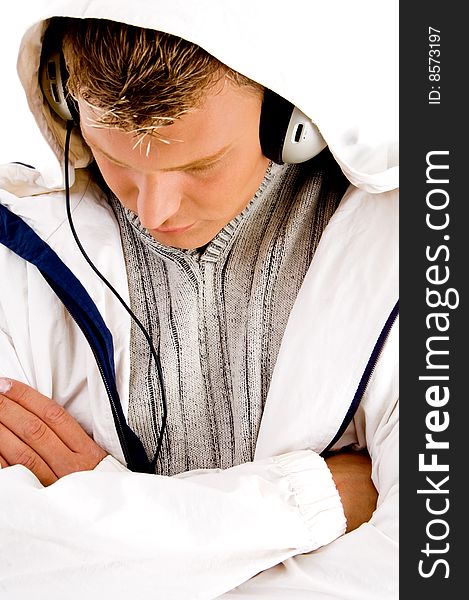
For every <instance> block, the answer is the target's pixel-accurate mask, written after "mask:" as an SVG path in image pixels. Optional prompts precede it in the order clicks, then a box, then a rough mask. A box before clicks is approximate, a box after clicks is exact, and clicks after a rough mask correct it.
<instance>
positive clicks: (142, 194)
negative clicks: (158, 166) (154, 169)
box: [137, 172, 183, 229]
mask: <svg viewBox="0 0 469 600" xmlns="http://www.w3.org/2000/svg"><path fill="white" fill-rule="evenodd" d="M137 188H138V189H137V192H138V197H137V213H138V217H139V219H140V222H141V224H142V225H143V226H144V227H145V228H146V229H157V228H158V227H161V226H162V225H163V224H164V223H165V222H166V221H168V220H169V219H170V218H171V217H172V216H174V215H176V213H177V212H178V211H179V208H180V206H181V200H182V197H183V190H182V182H181V177H180V174H178V173H173V172H168V173H158V174H152V175H145V176H143V177H142V178H141V179H140V180H139V181H138V182H137Z"/></svg>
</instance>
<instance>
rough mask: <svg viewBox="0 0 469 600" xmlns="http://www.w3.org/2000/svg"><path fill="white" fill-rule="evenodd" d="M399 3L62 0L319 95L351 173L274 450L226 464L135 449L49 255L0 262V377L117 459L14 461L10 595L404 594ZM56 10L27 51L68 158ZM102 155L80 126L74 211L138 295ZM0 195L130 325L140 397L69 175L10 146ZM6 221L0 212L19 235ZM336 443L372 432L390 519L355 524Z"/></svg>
mask: <svg viewBox="0 0 469 600" xmlns="http://www.w3.org/2000/svg"><path fill="white" fill-rule="evenodd" d="M377 7H378V8H377ZM396 12H397V8H396V7H395V5H394V3H372V2H357V3H350V2H339V1H337V2H328V3H327V5H326V3H318V4H316V3H315V2H301V1H296V2H289V3H284V2H281V3H280V2H278V3H276V2H273V3H269V4H268V5H267V4H266V3H265V2H262V1H257V2H256V1H253V0H250V1H249V2H243V1H240V0H238V1H237V2H231V1H228V0H227V1H223V2H222V1H220V0H218V1H209V0H200V1H199V2H197V3H195V2H194V3H188V2H183V1H182V0H158V1H156V0H153V1H151V2H150V1H149V0H133V1H132V2H131V3H128V2H124V1H117V0H116V1H115V2H113V3H109V2H107V1H105V0H94V1H92V2H90V1H89V0H88V1H85V0H73V1H68V2H67V1H61V2H47V3H46V11H45V15H42V17H41V18H43V17H44V16H45V18H47V17H50V16H53V15H56V16H74V17H103V18H108V19H114V20H119V21H125V22H128V23H131V24H134V25H137V26H144V27H152V28H155V29H160V30H164V31H167V32H169V33H173V34H176V35H180V36H181V37H184V38H186V39H189V40H190V41H193V42H195V43H198V44H199V45H201V46H203V47H204V48H205V49H206V50H208V51H209V52H211V53H212V54H214V55H215V56H217V58H219V59H220V60H222V61H223V62H225V63H226V64H228V65H229V66H231V67H233V68H235V69H237V70H239V71H240V72H242V73H244V74H245V75H247V76H249V77H251V78H252V79H255V80H257V81H258V82H259V83H262V84H263V85H266V86H268V87H270V88H271V89H273V90H274V91H276V92H278V93H279V94H280V95H282V96H284V97H286V98H288V99H289V100H290V101H291V102H293V103H294V104H296V105H297V106H298V107H299V108H301V109H302V110H303V111H304V112H305V113H306V114H308V116H310V117H311V118H312V120H313V121H314V122H315V123H316V124H317V125H318V127H319V129H320V131H321V133H322V135H323V136H324V138H325V140H326V142H327V143H328V145H329V148H330V149H331V151H332V153H333V154H334V156H335V158H336V160H337V161H338V163H339V164H340V166H341V168H342V169H343V171H344V173H345V174H346V176H347V177H348V178H349V180H350V182H351V183H352V184H353V185H352V186H351V187H350V188H349V191H348V192H347V194H346V196H345V198H344V199H343V201H342V202H341V205H340V207H339V209H338V210H337V211H336V213H335V215H334V217H333V218H332V219H331V221H330V223H329V225H328V226H327V228H326V230H325V232H324V234H323V236H322V238H321V241H320V244H319V246H318V249H317V251H316V253H315V256H314V259H313V261H312V264H311V267H310V269H309V272H308V274H307V276H306V278H305V281H304V284H303V286H302V289H301V290H300V293H299V296H298V298H297V301H296V303H295V306H294V308H293V310H292V313H291V315H290V319H289V322H288V325H287V329H286V332H285V335H284V339H283V342H282V346H281V349H280V353H279V356H278V360H277V364H276V367H275V371H274V375H273V379H272V383H271V387H270V390H269V395H268V398H267V402H266V406H265V411H264V415H263V419H262V423H261V429H260V433H259V438H258V443H257V446H256V456H255V461H254V462H253V463H247V464H245V465H241V466H239V467H234V468H232V469H226V470H224V471H218V470H213V471H197V472H189V473H186V474H183V475H179V476H176V477H171V478H167V477H159V476H152V475H145V474H139V473H132V472H130V471H128V470H127V469H126V468H125V467H124V466H122V464H121V463H123V462H124V460H123V454H122V450H121V447H120V444H119V440H118V438H117V435H116V432H115V427H114V422H113V419H112V415H111V411H110V408H109V403H108V398H107V395H106V393H105V391H104V389H103V385H102V381H101V379H100V375H99V372H98V369H97V367H96V363H95V361H94V356H93V353H92V352H91V351H90V348H89V347H88V344H87V342H86V340H85V339H84V337H83V335H82V333H81V331H80V330H79V329H78V327H77V326H76V324H75V323H74V321H73V320H72V318H71V317H70V315H69V314H68V313H67V311H66V310H65V309H64V307H63V305H62V304H61V302H60V300H59V299H58V298H57V296H56V295H55V294H54V292H53V291H52V290H51V288H50V287H49V285H48V284H47V283H46V282H45V280H44V278H43V277H42V275H41V274H40V273H39V271H38V270H37V268H36V267H35V266H33V265H32V264H30V263H28V262H26V261H25V260H23V259H22V258H20V257H19V256H17V255H16V254H15V253H13V252H12V251H11V250H9V249H7V248H6V247H4V246H2V245H0V272H1V274H2V280H3V281H4V282H5V281H6V278H7V277H6V276H8V285H3V286H2V289H1V291H0V375H4V376H7V377H12V378H17V379H20V380H23V381H25V382H26V383H28V384H29V385H32V386H33V387H34V388H36V389H38V390H39V391H41V392H42V393H44V394H46V395H49V396H51V397H54V398H55V400H57V401H58V402H60V403H62V404H63V405H64V406H65V407H66V408H67V409H68V410H69V411H70V412H71V413H72V414H73V415H74V416H75V417H76V418H77V419H78V420H79V421H80V423H81V424H82V425H83V426H84V427H85V428H86V429H87V430H88V431H89V432H90V433H91V434H92V435H93V437H94V439H95V440H96V441H97V443H99V444H100V445H101V446H102V447H103V448H105V449H106V450H107V451H108V452H109V453H110V454H111V455H112V456H113V457H114V458H109V459H105V460H104V461H103V462H102V463H101V464H100V465H99V467H98V468H97V469H95V470H94V471H93V472H85V473H76V474H73V475H70V476H67V477H65V478H63V479H61V480H59V481H58V482H57V483H55V484H54V485H52V486H50V487H48V488H43V487H42V486H41V484H40V483H39V482H38V481H37V479H36V478H35V477H34V476H33V475H32V474H31V473H30V472H29V471H28V470H26V469H25V468H24V467H20V466H16V467H10V468H8V469H4V470H2V471H0V597H2V598H3V597H5V598H7V599H8V600H23V599H26V598H30V597H31V596H34V597H35V598H36V599H37V600H41V599H42V598H44V600H45V599H46V598H47V599H48V600H50V599H56V598H57V599H59V598H60V599H63V598H66V599H67V600H74V599H75V598H77V599H78V598H80V599H81V598H84V597H88V598H92V599H94V598H96V599H98V598H105V599H106V600H107V599H108V598H109V599H113V600H114V599H115V600H120V599H121V598H122V599H123V598H127V596H128V595H129V594H132V595H134V596H135V597H137V598H145V597H150V598H152V597H155V598H165V599H175V600H185V599H191V600H192V599H207V600H208V599H211V598H218V597H220V596H222V595H223V597H224V598H259V599H260V598H265V599H267V598H269V599H271V598H277V597H278V598H288V599H289V600H290V599H292V600H295V599H296V598H298V599H300V598H303V597H307V598H310V597H314V598H315V599H316V598H317V599H322V598H324V599H326V598H327V599H330V598H336V599H337V600H339V599H354V598H360V600H367V599H370V600H371V599H373V600H375V599H376V598H380V599H386V598H389V599H391V598H396V597H397V490H398V465H397V459H398V456H397V452H398V445H397V444H398V438H397V436H398V413H397V411H398V401H397V358H396V356H397V321H396V320H395V317H396V308H395V307H396V301H397V294H398V279H397V190H396V188H397V162H396V161H397V152H396V148H397V143H396V140H395V135H394V134H395V131H394V130H393V129H392V124H393V123H395V112H394V113H393V112H392V111H396V110H397V109H396V106H397V102H396V101H395V97H394V93H395V91H396V90H397V86H395V85H393V83H394V84H395V81H394V82H393V76H394V75H395V64H394V62H395V58H394V57H393V55H392V52H391V50H392V48H393V47H395V44H396V43H397V34H396V32H395V31H394V29H393V27H392V24H393V22H394V17H395V16H396V14H395V13H396ZM248 17H249V18H248ZM365 17H366V18H365ZM384 25H386V26H384ZM44 27H45V23H44V22H43V21H41V20H39V19H38V20H37V24H36V25H33V26H32V27H31V28H30V29H29V30H28V31H27V32H26V34H25V36H24V38H23V43H22V47H21V50H20V54H19V60H18V67H19V74H20V78H21V80H22V83H23V86H24V88H25V90H26V93H27V97H28V102H29V104H30V107H31V110H32V112H33V114H34V116H35V118H36V120H37V122H38V125H39V127H40V129H41V131H42V132H43V134H44V136H45V137H46V139H47V140H48V142H49V143H50V145H51V147H52V148H53V150H54V152H56V154H57V157H58V158H59V160H62V155H63V150H62V146H63V138H64V130H63V124H62V123H61V122H60V121H59V120H58V119H56V118H55V117H54V116H53V115H52V114H51V112H50V110H49V109H48V107H46V106H45V105H44V102H43V98H42V94H41V93H40V89H39V85H38V79H37V69H38V64H39V56H40V49H41V41H42V34H43V31H44ZM383 73H384V74H383ZM384 81H386V86H387V87H386V89H385V86H384ZM390 92H391V94H390ZM376 107H379V110H376ZM382 111H384V112H382ZM383 123H384V124H385V126H384V127H383V126H382V125H383ZM390 124H391V126H389V125H390ZM89 160H90V153H89V150H88V149H87V148H86V145H84V143H83V141H82V140H81V139H80V138H79V136H77V135H76V136H75V137H74V140H73V143H72V162H73V163H74V166H75V169H76V170H75V172H74V173H73V174H72V175H73V179H74V185H73V188H72V210H73V213H74V221H75V224H76V227H77V228H79V230H80V237H81V238H82V242H83V244H84V246H85V247H86V248H87V251H88V253H89V254H90V255H91V256H92V258H93V261H94V262H95V264H96V265H97V267H98V268H99V269H100V270H101V271H102V272H104V273H106V276H107V277H108V279H109V280H110V281H111V283H112V284H113V285H114V286H115V287H116V288H117V289H118V291H119V292H120V293H121V295H122V296H123V297H124V299H125V298H126V297H127V295H128V292H127V282H126V275H125V265H124V259H123V256H122V250H121V246H120V238H119V231H118V227H117V224H116V222H115V220H114V218H113V215H112V212H111V211H110V209H109V208H108V206H107V204H106V202H105V201H104V199H103V198H102V195H101V194H100V192H99V190H98V188H97V187H96V186H95V185H94V184H93V183H92V182H91V181H90V179H89V175H88V172H87V170H86V169H84V168H83V167H86V165H87V164H88V162H89ZM0 202H1V204H2V205H3V206H4V207H6V208H8V209H9V211H11V212H12V213H13V214H16V215H19V216H21V217H22V219H23V220H24V221H25V222H26V223H28V224H29V225H30V226H31V227H32V228H33V230H34V231H36V232H37V233H38V234H39V236H40V237H41V238H42V239H43V240H45V241H46V242H47V244H48V245H49V246H50V247H51V248H52V249H53V250H54V251H55V252H56V253H57V254H58V256H59V257H60V258H61V259H62V260H63V262H64V263H65V264H66V265H67V266H68V267H69V268H70V269H71V271H72V272H73V273H74V274H75V275H76V276H77V277H78V279H79V280H80V281H81V282H82V284H83V285H84V287H85V288H86V290H87V291H88V293H89V294H90V296H91V298H92V300H93V301H94V303H95V304H96V306H97V308H98V309H99V311H100V313H101V315H102V317H103V319H104V321H105V322H106V324H107V325H108V327H109V329H110V330H111V331H112V336H113V341H114V359H115V365H116V374H117V375H116V383H117V388H118V391H119V395H120V398H121V401H122V406H123V410H124V413H125V412H126V408H127V403H128V386H129V336H130V323H129V320H128V318H127V316H126V313H124V311H123V310H122V308H121V307H120V306H119V305H118V303H117V302H116V301H115V299H114V298H113V296H112V295H111V294H110V292H109V291H108V290H107V288H106V287H105V286H103V285H102V284H101V282H100V281H99V280H98V279H97V278H96V276H95V275H94V274H93V273H92V272H91V271H90V269H89V267H88V266H87V265H86V263H84V261H83V259H82V257H81V255H80V254H79V252H78V250H77V249H76V247H75V246H74V244H73V241H72V240H71V237H70V233H69V230H68V225H67V223H66V216H65V212H64V204H63V191H62V190H61V189H57V190H51V189H48V188H47V187H45V185H44V182H43V180H42V178H41V176H40V174H39V173H37V172H36V171H34V170H32V169H29V168H27V167H24V166H21V165H5V166H4V167H2V168H0ZM1 214H2V213H0V216H1ZM7 234H8V232H7V231H5V230H4V231H3V232H2V221H1V220H0V236H1V235H3V237H5V236H7ZM358 402H359V406H358V408H357V406H356V404H357V403H358ZM355 409H356V412H355V413H354V415H353V410H355ZM349 412H352V414H351V415H350V416H353V420H352V421H351V423H350V424H349V425H348V427H347V429H346V431H345V433H344V434H343V435H341V434H342V433H343V424H344V423H345V424H346V423H347V422H348V420H347V414H348V413H349ZM337 437H339V438H340V439H339V440H338V441H337V439H336V438H337ZM333 441H334V443H335V446H334V447H336V448H340V447H342V446H344V445H347V444H349V443H355V444H356V446H357V447H365V446H366V447H367V448H368V451H369V452H370V455H371V457H372V462H373V481H374V483H375V485H376V487H377V489H378V491H379V500H378V508H377V510H376V511H375V513H374V515H373V517H372V519H371V521H370V522H369V523H366V524H364V525H362V526H361V527H360V528H359V529H358V530H356V531H354V532H352V533H350V534H347V535H342V534H343V531H344V526H345V523H344V517H343V512H342V509H341V505H340V501H339V498H338V495H337V492H336V490H335V487H334V485H333V482H332V479H331V477H330V473H329V471H328V469H327V467H326V466H325V463H324V462H323V460H322V458H320V456H319V455H318V454H317V453H320V452H322V451H323V450H324V449H325V448H326V447H328V445H329V444H330V443H331V442H333ZM115 459H117V460H115ZM333 540H335V541H333ZM274 565H278V566H276V567H275V566H274ZM257 573H260V574H259V575H257V576H256V577H254V578H252V577H253V576H254V575H256V574H257ZM250 578H252V579H250ZM243 582H245V583H243ZM235 586H239V587H237V588H236V590H233V591H231V592H230V590H232V589H233V588H235Z"/></svg>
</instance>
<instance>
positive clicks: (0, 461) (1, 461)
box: [0, 454, 10, 469]
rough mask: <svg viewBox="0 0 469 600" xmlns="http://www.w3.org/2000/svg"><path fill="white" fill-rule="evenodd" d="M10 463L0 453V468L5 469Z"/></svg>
mask: <svg viewBox="0 0 469 600" xmlns="http://www.w3.org/2000/svg"><path fill="white" fill-rule="evenodd" d="M9 466H10V465H9V464H8V463H7V461H6V460H5V459H4V458H3V456H2V455H1V454H0V467H1V468H2V469H6V468H7V467H9Z"/></svg>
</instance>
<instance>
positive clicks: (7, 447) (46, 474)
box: [0, 423, 57, 486]
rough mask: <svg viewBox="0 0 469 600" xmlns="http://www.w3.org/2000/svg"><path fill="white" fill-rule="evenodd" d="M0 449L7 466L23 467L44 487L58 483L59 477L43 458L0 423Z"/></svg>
mask: <svg viewBox="0 0 469 600" xmlns="http://www.w3.org/2000/svg"><path fill="white" fill-rule="evenodd" d="M0 448H1V449H2V460H4V461H5V463H6V465H5V466H8V465H23V466H24V467H26V468H27V469H29V470H30V471H31V472H32V473H34V475H35V476H36V477H37V478H38V479H39V481H40V482H41V483H42V485H45V486H46V485H50V484H51V483H54V482H55V481H57V476H56V475H55V474H54V473H53V471H52V470H51V469H50V468H49V467H48V466H47V465H46V463H45V462H44V461H43V460H42V458H41V457H40V456H39V455H38V454H36V453H35V452H34V450H32V449H31V448H29V447H28V446H27V445H26V444H24V443H23V442H22V441H21V440H20V439H18V438H17V437H16V435H15V434H14V433H12V432H11V431H10V430H9V429H7V428H6V427H5V426H4V425H2V424H1V423H0ZM3 466H4V465H3V462H2V467H3Z"/></svg>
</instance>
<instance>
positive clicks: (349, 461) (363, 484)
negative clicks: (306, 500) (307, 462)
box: [325, 450, 378, 533]
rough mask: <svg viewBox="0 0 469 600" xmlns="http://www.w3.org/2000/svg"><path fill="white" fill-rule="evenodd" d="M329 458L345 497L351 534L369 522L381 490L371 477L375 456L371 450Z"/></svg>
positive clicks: (343, 504)
mask: <svg viewBox="0 0 469 600" xmlns="http://www.w3.org/2000/svg"><path fill="white" fill-rule="evenodd" d="M325 460H326V463H327V466H328V467H329V469H330V471H331V473H332V477H333V479H334V482H335V485H336V487H337V490H338V492H339V495H340V499H341V500H342V506H343V507H344V512H345V517H346V519H347V533H348V532H350V531H353V530H354V529H356V528H357V527H359V526H360V525H361V524H362V523H365V522H366V521H369V520H370V518H371V515H372V514H373V511H374V510H375V508H376V500H377V498H378V492H377V491H376V488H375V486H374V485H373V482H372V480H371V459H370V457H369V455H368V453H367V452H356V451H353V450H351V451H346V452H337V453H334V454H331V455H329V456H328V457H327V458H326V459H325Z"/></svg>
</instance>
